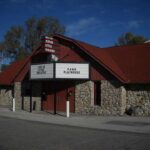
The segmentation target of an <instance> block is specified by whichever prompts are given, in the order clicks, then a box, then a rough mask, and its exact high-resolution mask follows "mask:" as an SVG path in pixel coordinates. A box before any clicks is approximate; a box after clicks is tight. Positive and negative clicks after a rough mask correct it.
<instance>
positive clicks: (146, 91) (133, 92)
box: [126, 84, 150, 116]
mask: <svg viewBox="0 0 150 150" xmlns="http://www.w3.org/2000/svg"><path fill="white" fill-rule="evenodd" d="M126 90H127V110H128V111H129V110H130V111H132V112H131V113H132V114H131V115H134V116H150V84H149V85H148V84H147V85H142V84H141V85H128V86H126Z"/></svg>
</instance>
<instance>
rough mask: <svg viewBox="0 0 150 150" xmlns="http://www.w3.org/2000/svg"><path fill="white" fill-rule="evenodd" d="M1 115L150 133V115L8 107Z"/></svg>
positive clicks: (69, 124)
mask: <svg viewBox="0 0 150 150" xmlns="http://www.w3.org/2000/svg"><path fill="white" fill-rule="evenodd" d="M0 116H2V117H9V118H16V119H23V120H29V121H38V122H43V123H50V124H57V125H67V126H74V127H84V128H91V129H101V130H112V131H123V132H132V133H144V134H150V117H130V116H122V117H117V116H105V117H104V116H79V115H74V114H73V115H71V117H70V118H66V117H65V115H59V114H57V115H53V114H50V113H44V112H33V113H29V112H26V111H16V112H12V111H11V110H9V109H6V108H0Z"/></svg>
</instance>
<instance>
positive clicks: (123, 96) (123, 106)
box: [120, 86, 127, 115]
mask: <svg viewBox="0 0 150 150" xmlns="http://www.w3.org/2000/svg"><path fill="white" fill-rule="evenodd" d="M126 98H127V96H126V89H125V88H124V86H121V102H120V105H121V108H120V115H123V114H124V113H125V109H126V104H127V99H126Z"/></svg>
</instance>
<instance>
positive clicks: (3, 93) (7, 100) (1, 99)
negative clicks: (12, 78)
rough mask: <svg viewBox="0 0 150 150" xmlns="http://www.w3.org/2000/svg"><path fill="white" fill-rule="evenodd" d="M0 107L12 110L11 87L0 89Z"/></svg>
mask: <svg viewBox="0 0 150 150" xmlns="http://www.w3.org/2000/svg"><path fill="white" fill-rule="evenodd" d="M0 107H7V108H12V87H10V86H1V87H0Z"/></svg>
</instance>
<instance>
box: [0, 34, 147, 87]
mask: <svg viewBox="0 0 150 150" xmlns="http://www.w3.org/2000/svg"><path fill="white" fill-rule="evenodd" d="M53 38H57V39H59V40H64V41H67V42H70V43H72V44H75V45H76V46H78V47H79V48H80V50H82V51H83V52H85V53H86V54H87V55H88V56H89V57H92V58H93V59H94V60H95V61H97V62H98V63H99V64H100V65H101V66H103V67H104V68H105V69H106V70H108V71H109V72H110V73H111V74H113V75H114V76H115V77H116V78H118V80H120V81H121V82H123V83H150V65H149V64H150V43H146V44H140V45H133V46H118V47H110V48H99V47H96V46H93V45H90V44H87V43H84V42H81V41H77V40H74V39H71V38H68V37H65V36H61V35H54V36H53ZM60 47H62V48H63V46H60ZM40 51H41V50H40V46H39V47H38V49H36V50H35V51H34V52H33V53H32V54H31V55H30V56H29V57H28V58H26V59H25V60H21V61H16V62H14V63H13V64H12V65H10V66H9V67H8V68H7V69H6V70H5V71H4V72H2V73H0V84H2V85H10V84H12V83H14V82H15V81H22V80H23V79H24V77H25V75H26V73H27V72H28V71H29V67H30V60H31V58H32V56H34V55H36V54H38V53H40ZM67 51H68V50H66V53H67ZM63 52H64V53H63V54H61V53H60V56H61V57H62V58H63V57H64V56H65V55H66V54H65V50H64V51H63Z"/></svg>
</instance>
